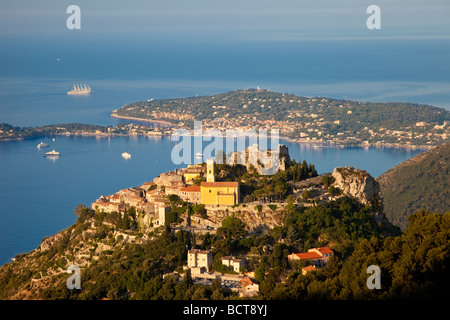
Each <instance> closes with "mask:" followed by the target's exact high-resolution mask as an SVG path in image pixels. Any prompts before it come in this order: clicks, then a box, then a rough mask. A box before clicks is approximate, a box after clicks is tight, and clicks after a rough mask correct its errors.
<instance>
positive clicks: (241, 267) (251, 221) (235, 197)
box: [91, 145, 379, 297]
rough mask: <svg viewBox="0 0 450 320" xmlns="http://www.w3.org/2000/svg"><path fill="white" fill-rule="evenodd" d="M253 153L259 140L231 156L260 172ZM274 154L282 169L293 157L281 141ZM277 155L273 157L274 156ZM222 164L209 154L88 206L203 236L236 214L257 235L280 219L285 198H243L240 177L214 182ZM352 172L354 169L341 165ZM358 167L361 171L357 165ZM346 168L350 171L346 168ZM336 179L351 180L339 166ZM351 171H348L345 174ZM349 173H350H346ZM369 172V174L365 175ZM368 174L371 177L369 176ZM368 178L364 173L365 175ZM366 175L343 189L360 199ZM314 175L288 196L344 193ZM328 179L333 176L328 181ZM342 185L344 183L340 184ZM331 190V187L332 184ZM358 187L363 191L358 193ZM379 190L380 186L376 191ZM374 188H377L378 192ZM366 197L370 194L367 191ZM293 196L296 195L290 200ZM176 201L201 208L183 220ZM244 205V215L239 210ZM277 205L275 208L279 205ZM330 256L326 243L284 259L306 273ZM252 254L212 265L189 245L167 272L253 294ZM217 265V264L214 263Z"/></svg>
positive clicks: (304, 200) (324, 197) (313, 201)
mask: <svg viewBox="0 0 450 320" xmlns="http://www.w3.org/2000/svg"><path fill="white" fill-rule="evenodd" d="M252 152H254V153H255V154H256V155H259V152H260V150H258V147H257V145H254V146H250V147H249V148H247V149H246V150H245V152H242V153H236V154H233V155H232V157H233V158H234V160H235V161H237V159H238V158H239V157H242V158H243V159H244V161H246V162H245V163H244V166H246V167H247V168H248V170H253V171H254V174H255V175H259V173H260V172H261V169H262V167H261V165H258V164H256V165H255V166H254V165H252V164H250V163H249V158H250V157H251V156H249V154H251V153H252ZM272 157H274V159H276V160H278V165H279V169H280V171H285V170H286V168H287V167H288V165H289V164H291V160H290V157H289V151H288V149H287V147H286V146H284V145H280V146H279V148H278V152H273V153H272ZM275 157H276V158H275ZM219 167H220V165H218V164H217V163H215V159H208V160H207V161H206V162H204V163H201V164H194V165H188V166H187V167H186V168H182V169H175V170H174V171H169V172H164V173H161V174H160V175H158V176H157V177H155V178H154V179H153V181H149V182H144V183H143V184H142V185H140V186H136V187H131V188H126V189H123V190H120V191H118V192H117V193H114V194H112V195H107V196H103V195H102V196H101V197H100V198H99V199H97V200H96V201H95V202H93V203H92V204H91V208H92V209H93V210H95V211H96V212H104V213H110V214H112V213H117V212H119V213H122V214H124V213H125V212H128V211H129V210H130V209H131V210H133V211H134V214H135V215H136V219H137V220H138V221H139V224H138V227H137V228H138V229H139V230H141V229H145V230H148V229H153V230H157V229H158V228H161V227H164V226H167V225H170V228H171V229H172V230H173V231H176V230H186V231H189V232H191V233H193V234H198V235H205V234H206V233H208V234H215V233H216V232H217V230H218V228H220V227H221V225H223V221H224V219H226V218H227V217H230V216H231V217H234V216H235V214H237V215H238V216H239V217H240V219H241V220H243V221H244V223H245V224H246V227H247V230H246V232H245V233H247V232H248V234H261V233H264V232H267V230H268V229H270V228H273V227H276V226H278V225H281V224H282V215H283V214H282V212H283V211H284V210H285V208H286V205H287V203H286V202H285V201H279V200H278V201H268V202H267V201H261V199H260V200H257V201H249V198H248V197H246V201H245V202H244V199H243V197H242V192H241V190H240V185H241V182H240V181H217V174H216V170H217V169H216V168H219ZM345 170H350V171H355V170H357V169H354V168H350V169H345ZM357 171H358V172H359V170H357ZM348 173H349V172H348ZM333 175H335V176H336V178H337V180H338V184H340V183H342V184H344V183H345V184H347V185H351V184H352V182H351V181H340V180H342V176H343V174H342V170H339V171H338V170H336V171H335V172H334V173H333ZM347 176H349V175H347ZM350 176H351V174H350ZM367 176H368V175H367ZM369 177H370V176H369ZM366 178H367V177H366ZM366 178H364V179H363V182H364V183H362V184H361V183H360V185H359V189H358V188H356V189H357V190H356V191H355V190H352V191H350V190H347V192H346V193H347V194H351V193H352V192H353V194H352V196H355V197H358V198H360V199H361V200H362V201H364V199H363V198H364V197H363V194H366V193H367V190H373V188H374V186H373V184H374V182H373V181H372V184H370V183H368V182H367V181H365V180H367V179H366ZM330 179H333V178H330V177H329V176H327V177H326V178H324V177H320V176H316V177H311V178H308V179H305V180H302V181H298V182H295V183H293V184H292V186H293V188H294V195H292V196H291V201H294V202H297V203H299V202H301V206H304V207H311V206H315V205H317V204H319V203H326V202H327V201H330V200H335V199H338V198H339V197H342V196H343V195H342V194H339V193H338V192H337V190H338V187H337V185H338V184H337V185H336V189H335V190H336V191H334V190H330V189H329V188H328V187H329V186H328V183H326V185H325V187H324V186H323V183H322V182H321V181H323V180H327V181H328V180H330ZM330 181H331V180H330ZM342 188H344V187H343V186H342ZM333 189H334V187H333ZM362 190H365V191H364V192H362ZM378 191H379V190H378ZM378 191H377V190H375V192H378ZM369 196H370V197H372V196H373V194H370V195H369ZM293 199H294V200H293ZM174 201H175V202H177V203H184V204H185V203H189V204H191V205H194V206H195V207H194V208H195V210H196V211H198V212H201V214H200V216H198V215H196V216H195V217H194V216H192V217H191V216H189V214H186V216H185V219H180V217H175V218H174V217H173V214H172V213H173V211H174ZM241 209H242V210H243V209H246V210H247V216H246V215H245V214H243V213H242V212H241ZM277 209H278V210H277ZM332 255H333V250H332V249H331V248H329V247H326V246H325V247H316V248H311V249H308V250H306V251H305V252H291V253H290V254H289V255H288V256H287V258H288V260H289V261H292V263H296V261H297V262H298V263H301V265H302V266H303V267H302V268H301V272H302V273H303V274H306V273H308V272H311V271H315V270H317V269H320V268H323V267H325V266H326V265H327V262H328V259H329V258H330V257H331V256H332ZM250 259H251V256H245V255H244V256H243V255H240V256H239V257H237V256H235V255H227V256H222V257H221V264H222V265H221V267H220V268H219V269H220V270H214V269H215V268H214V267H213V261H214V256H213V250H211V249H196V248H192V249H190V250H188V252H187V265H185V266H184V271H183V272H181V273H180V272H172V273H168V274H166V275H165V277H167V276H174V277H177V278H179V279H183V277H185V276H186V270H189V272H190V276H192V277H193V278H194V279H195V281H196V282H198V283H202V284H211V283H212V281H214V280H217V279H220V280H221V283H222V286H224V287H226V288H228V289H230V290H232V291H236V292H238V293H239V295H240V296H247V297H249V296H250V297H251V296H256V295H257V294H258V291H259V284H258V281H257V280H255V274H254V271H252V272H248V270H247V267H248V263H249V260H250ZM216 269H217V266H216Z"/></svg>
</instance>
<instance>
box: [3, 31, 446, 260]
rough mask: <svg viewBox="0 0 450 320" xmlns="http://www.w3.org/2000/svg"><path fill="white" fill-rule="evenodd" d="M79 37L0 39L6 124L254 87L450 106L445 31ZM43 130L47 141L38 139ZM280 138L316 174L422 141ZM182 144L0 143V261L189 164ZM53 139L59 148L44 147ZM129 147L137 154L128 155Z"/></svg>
mask: <svg viewBox="0 0 450 320" xmlns="http://www.w3.org/2000/svg"><path fill="white" fill-rule="evenodd" d="M72 40H73V39H72ZM75 40H76V41H69V40H68V39H64V38H62V39H53V38H45V39H38V38H31V37H30V38H23V39H19V40H18V39H15V38H12V37H10V38H8V37H2V38H0V42H1V43H2V50H1V51H0V123H9V124H12V125H15V126H25V127H26V126H40V125H46V124H63V123H68V122H79V123H89V124H100V125H109V124H112V125H114V124H117V123H119V122H122V121H123V120H120V119H116V118H111V117H110V114H111V112H112V111H113V110H115V109H117V108H120V107H121V106H122V105H124V104H126V103H129V102H134V101H142V100H148V99H151V98H153V99H161V98H174V97H191V96H197V95H214V94H216V93H220V92H226V91H231V90H237V89H243V88H256V87H258V86H259V87H260V88H263V89H269V90H272V91H277V92H286V93H294V94H297V95H300V96H308V97H313V96H320V97H331V98H336V99H351V100H359V101H409V102H415V103H423V104H430V105H434V106H438V107H442V108H445V109H447V110H450V64H449V62H448V57H449V56H450V41H449V40H418V41H412V40H402V41H394V40H370V41H365V40H361V41H356V40H352V41H347V40H341V41H325V40H324V41H296V42H295V41H242V42H227V41H225V42H216V43H203V42H200V41H199V42H195V41H194V42H189V41H184V42H183V41H179V42H176V43H172V42H165V41H157V42H154V41H151V39H144V40H142V39H141V41H135V39H122V40H121V41H117V40H116V39H113V38H111V37H110V38H105V39H100V40H99V39H96V40H94V39H84V38H77V39H75ZM73 84H88V85H89V86H90V87H91V88H92V94H91V95H89V96H69V95H67V94H66V92H67V91H69V90H71V89H72V87H73ZM150 125H151V124H150ZM53 139H54V140H53ZM41 141H42V142H44V143H47V144H49V148H47V149H43V150H39V149H38V148H37V147H36V146H37V144H39V143H40V142H41ZM281 142H282V143H284V144H286V145H287V146H288V147H289V151H290V155H291V158H293V159H296V160H297V161H303V160H306V161H307V162H308V163H313V164H314V165H315V167H316V169H317V170H318V171H319V173H326V172H332V171H333V169H334V168H335V167H337V166H347V165H349V166H354V167H357V168H360V169H364V170H366V171H368V172H369V173H370V174H371V175H372V176H374V177H377V176H379V175H380V174H381V173H383V172H385V171H386V170H388V169H390V168H392V167H394V166H395V165H397V164H399V163H401V162H402V161H405V160H407V159H409V158H411V157H413V156H415V155H417V154H419V153H420V152H423V151H424V150H411V149H407V148H388V147H382V148H375V147H366V148H360V147H348V148H338V147H329V148H319V149H318V148H314V147H313V146H312V145H310V144H307V143H293V142H289V141H281ZM205 144H206V143H205ZM175 145H176V142H174V141H171V139H170V137H147V136H132V137H128V136H120V137H74V136H56V137H43V138H37V139H29V140H22V141H5V142H0V265H2V264H4V263H8V262H10V261H11V258H13V257H14V256H15V255H17V254H20V253H23V252H29V251H31V250H33V249H35V248H37V247H38V246H39V244H40V242H41V241H42V239H43V238H44V237H47V236H51V235H53V234H55V233H57V232H59V231H61V230H63V229H65V228H67V227H69V226H70V225H71V224H73V223H74V222H75V220H76V216H75V215H74V214H73V211H74V209H75V207H76V206H77V205H78V204H84V205H90V203H91V202H93V201H95V200H96V199H97V198H98V197H100V196H101V195H108V194H112V193H114V192H116V191H118V190H120V189H123V188H127V187H132V186H138V185H141V184H142V183H143V182H146V181H151V180H153V178H155V177H156V176H157V175H158V174H159V173H161V172H165V171H169V170H173V169H175V168H180V167H183V166H185V164H175V163H173V161H171V152H172V150H173V148H175ZM51 149H56V150H57V151H59V152H61V156H60V157H59V158H56V159H49V158H46V157H44V156H43V152H45V151H48V150H51ZM122 152H129V153H130V154H131V155H132V157H131V159H128V160H127V159H124V158H122V157H121V153H122Z"/></svg>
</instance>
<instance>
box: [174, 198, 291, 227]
mask: <svg viewBox="0 0 450 320" xmlns="http://www.w3.org/2000/svg"><path fill="white" fill-rule="evenodd" d="M276 207H277V208H276V209H274V210H272V209H270V208H269V207H268V206H267V205H261V206H260V207H259V210H258V205H255V204H247V205H246V206H245V207H244V206H237V207H235V208H232V207H216V206H206V208H207V212H208V218H207V219H202V218H200V217H198V216H194V217H192V218H191V226H195V227H200V228H201V227H211V228H214V229H216V228H219V227H221V225H222V220H223V219H225V218H226V217H228V216H231V215H234V216H236V217H237V218H239V219H241V221H242V222H244V224H245V225H246V229H247V231H248V232H254V231H263V230H268V229H272V228H273V227H275V226H280V225H283V217H284V205H282V204H278V205H277V206H276ZM183 218H184V217H183Z"/></svg>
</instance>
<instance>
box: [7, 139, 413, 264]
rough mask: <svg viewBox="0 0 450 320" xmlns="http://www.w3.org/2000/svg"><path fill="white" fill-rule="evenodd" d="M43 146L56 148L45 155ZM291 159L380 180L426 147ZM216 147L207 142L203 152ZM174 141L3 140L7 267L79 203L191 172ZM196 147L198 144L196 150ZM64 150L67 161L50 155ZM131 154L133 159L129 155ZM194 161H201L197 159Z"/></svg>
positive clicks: (334, 151) (65, 221) (295, 150)
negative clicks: (176, 157) (174, 156)
mask: <svg viewBox="0 0 450 320" xmlns="http://www.w3.org/2000/svg"><path fill="white" fill-rule="evenodd" d="M41 141H43V142H44V143H47V144H49V148H46V149H42V150H39V149H38V148H37V147H36V146H37V144H38V143H40V142H41ZM280 143H284V144H286V145H287V146H288V147H289V151H290V154H291V158H293V159H296V160H297V161H303V160H306V161H307V162H308V163H313V164H314V165H315V166H316V169H317V170H318V172H319V173H325V172H331V171H333V169H334V167H336V166H345V165H350V166H355V167H358V168H360V169H364V170H367V171H368V172H369V173H370V174H371V175H373V176H378V175H379V174H381V173H382V172H384V171H386V170H387V169H389V168H391V167H393V166H395V165H396V164H398V163H400V162H402V161H404V160H406V159H408V158H410V157H412V156H414V155H416V154H418V153H419V152H421V150H410V149H396V148H359V147H352V148H344V149H342V148H338V147H329V148H320V149H316V148H314V147H313V145H311V144H307V143H291V142H287V141H282V140H281V141H280ZM208 144H209V143H208V142H203V148H205V147H206V146H207V145H208ZM175 145H176V142H175V141H171V139H170V137H168V136H163V137H147V136H119V137H73V136H69V137H66V136H56V137H55V141H53V140H52V138H50V137H47V138H43V139H30V140H23V141H10V142H3V143H0V203H1V207H0V264H4V263H7V262H8V261H10V258H12V257H14V256H15V255H17V254H19V253H22V252H28V251H30V250H33V249H35V248H37V247H38V246H39V244H40V242H41V240H42V239H43V238H44V237H47V236H51V235H53V234H55V233H57V232H59V231H61V230H63V229H65V228H67V227H69V226H70V225H71V224H73V223H74V222H75V220H76V216H75V215H74V214H73V210H74V209H75V207H76V206H77V205H78V204H80V203H81V204H84V205H88V206H89V205H90V203H92V202H93V201H95V200H96V199H97V198H98V197H100V196H101V195H109V194H113V193H115V192H117V191H119V190H120V189H124V188H128V187H133V186H139V185H141V184H142V183H143V182H146V181H151V180H153V179H154V178H155V177H156V176H157V175H158V174H159V173H162V172H166V171H169V170H174V169H175V168H181V167H185V166H186V164H179V165H176V164H174V163H173V162H172V161H171V152H172V150H173V148H174V147H175ZM193 145H194V143H192V146H193ZM51 149H56V150H57V151H59V152H60V153H61V156H60V157H59V158H53V159H52V158H46V157H44V156H43V153H44V152H46V151H48V150H51ZM122 152H129V153H130V154H131V155H132V157H131V159H128V160H125V159H123V158H122V157H121V154H122ZM192 154H193V153H192ZM192 160H193V161H194V159H192Z"/></svg>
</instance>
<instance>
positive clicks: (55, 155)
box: [44, 149, 61, 157]
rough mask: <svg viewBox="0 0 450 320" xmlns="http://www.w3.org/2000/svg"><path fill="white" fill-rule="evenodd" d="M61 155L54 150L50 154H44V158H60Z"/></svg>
mask: <svg viewBox="0 0 450 320" xmlns="http://www.w3.org/2000/svg"><path fill="white" fill-rule="evenodd" d="M60 155H61V153H59V152H58V151H55V149H53V150H52V151H50V152H47V153H45V154H44V157H59V156H60Z"/></svg>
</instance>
